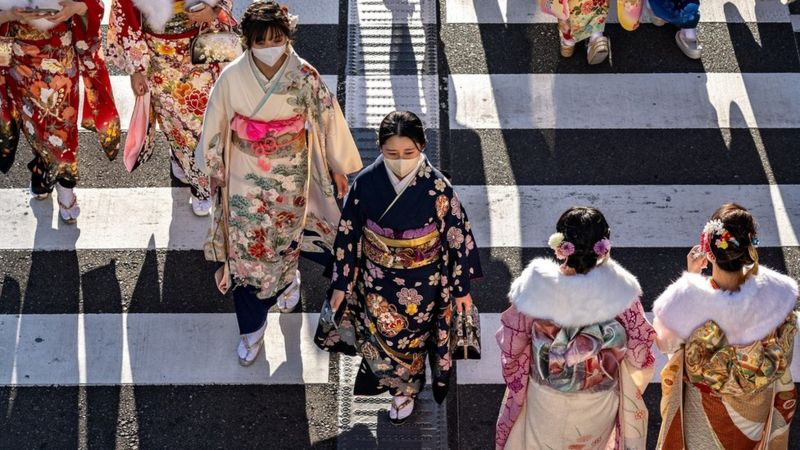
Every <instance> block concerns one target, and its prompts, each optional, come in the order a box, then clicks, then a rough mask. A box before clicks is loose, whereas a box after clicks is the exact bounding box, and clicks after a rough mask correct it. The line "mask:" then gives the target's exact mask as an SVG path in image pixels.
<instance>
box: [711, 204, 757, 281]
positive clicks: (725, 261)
mask: <svg viewBox="0 0 800 450" xmlns="http://www.w3.org/2000/svg"><path fill="white" fill-rule="evenodd" d="M711 220H719V221H721V222H722V226H723V227H724V228H725V231H727V232H728V233H730V234H731V236H732V237H733V238H734V239H736V241H737V242H738V243H739V246H736V245H733V244H732V243H731V244H729V245H728V248H726V249H721V248H718V247H717V245H716V243H715V241H716V240H717V238H719V236H710V237H709V247H710V248H711V253H713V254H714V258H716V263H717V266H719V268H720V269H722V270H724V271H726V272H738V271H741V270H742V268H743V267H745V266H750V265H752V266H753V267H752V268H751V269H750V270H749V272H748V274H751V275H757V274H758V250H756V247H755V245H754V244H753V239H755V237H756V229H757V227H758V226H757V224H756V219H755V218H753V215H752V214H750V211H748V210H747V209H745V208H744V207H742V206H740V205H737V204H736V203H726V204H724V205H722V206H720V207H719V209H718V210H716V211H715V212H714V214H713V215H712V216H711Z"/></svg>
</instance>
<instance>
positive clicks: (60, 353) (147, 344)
mask: <svg viewBox="0 0 800 450" xmlns="http://www.w3.org/2000/svg"><path fill="white" fill-rule="evenodd" d="M318 317H319V315H318V314H310V313H309V314H306V313H303V314H270V315H269V316H268V318H267V328H266V335H265V341H264V342H265V345H264V351H263V352H262V353H261V354H260V356H259V359H258V360H257V361H256V363H255V364H253V366H250V367H247V368H243V367H241V366H240V365H239V363H238V360H237V357H236V345H237V339H238V336H239V332H238V330H237V326H236V317H235V315H234V314H127V313H123V314H23V315H0V386H50V385H58V386H72V385H120V384H135V385H137V386H143V385H210V384H228V385H235V384H260V385H270V384H304V383H312V384H313V383H328V382H329V381H330V380H329V376H328V369H329V354H328V353H326V352H323V351H321V350H319V349H318V348H317V347H316V346H315V345H314V342H313V335H314V331H315V330H316V327H317V322H318Z"/></svg>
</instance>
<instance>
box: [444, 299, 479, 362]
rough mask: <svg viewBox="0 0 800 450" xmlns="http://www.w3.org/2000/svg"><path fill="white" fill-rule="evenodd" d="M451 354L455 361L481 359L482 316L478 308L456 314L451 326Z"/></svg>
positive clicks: (473, 307) (474, 307) (473, 306)
mask: <svg viewBox="0 0 800 450" xmlns="http://www.w3.org/2000/svg"><path fill="white" fill-rule="evenodd" d="M450 353H451V355H452V357H453V359H481V316H480V314H479V313H478V307H477V306H475V305H472V307H471V308H470V310H469V311H464V312H460V313H456V315H455V317H454V318H453V323H452V325H451V336H450Z"/></svg>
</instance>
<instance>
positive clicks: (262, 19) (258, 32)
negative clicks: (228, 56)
mask: <svg viewBox="0 0 800 450" xmlns="http://www.w3.org/2000/svg"><path fill="white" fill-rule="evenodd" d="M240 26H241V28H242V41H243V42H244V45H245V46H246V47H247V48H253V44H254V43H256V42H258V41H259V40H261V39H262V38H264V37H265V36H268V35H270V33H278V34H282V35H284V36H286V38H287V39H289V40H292V37H293V36H292V27H291V25H290V22H289V10H288V9H287V8H285V7H282V6H281V5H279V4H277V3H276V2H271V1H270V2H266V1H264V0H257V1H255V2H253V3H251V4H250V6H248V7H247V9H246V10H245V12H244V15H243V16H242V21H241V23H240ZM270 30H272V31H271V32H270Z"/></svg>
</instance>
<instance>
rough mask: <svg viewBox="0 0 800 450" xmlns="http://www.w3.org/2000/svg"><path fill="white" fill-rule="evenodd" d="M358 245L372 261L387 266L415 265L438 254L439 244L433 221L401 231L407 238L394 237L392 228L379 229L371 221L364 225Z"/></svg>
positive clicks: (432, 258)
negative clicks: (429, 223)
mask: <svg viewBox="0 0 800 450" xmlns="http://www.w3.org/2000/svg"><path fill="white" fill-rule="evenodd" d="M363 231H364V237H363V239H362V241H361V249H362V251H363V252H364V255H365V256H366V257H367V258H369V260H370V261H372V262H373V263H375V264H377V265H379V266H382V267H386V268H388V269H417V268H419V267H424V266H427V265H430V264H433V263H436V262H438V261H439V259H440V258H441V250H442V244H441V239H440V235H439V230H437V229H436V225H435V224H431V225H428V226H426V227H424V228H421V229H419V230H412V231H411V232H406V233H403V234H404V235H409V234H410V235H412V236H413V237H410V238H400V239H398V238H393V237H388V236H386V234H394V233H392V232H391V230H386V229H382V228H380V227H378V226H377V224H375V223H374V222H372V221H368V222H367V225H366V226H365V227H364V230H363Z"/></svg>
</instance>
